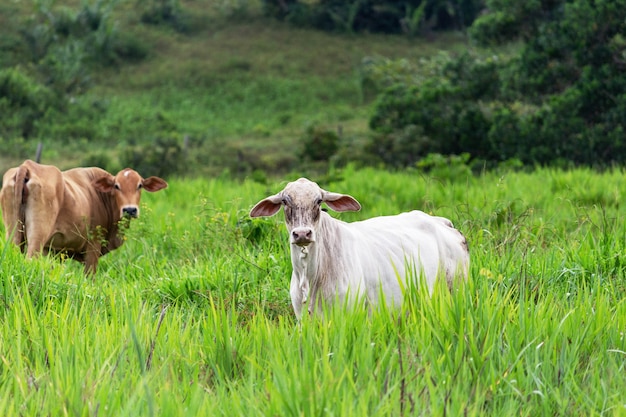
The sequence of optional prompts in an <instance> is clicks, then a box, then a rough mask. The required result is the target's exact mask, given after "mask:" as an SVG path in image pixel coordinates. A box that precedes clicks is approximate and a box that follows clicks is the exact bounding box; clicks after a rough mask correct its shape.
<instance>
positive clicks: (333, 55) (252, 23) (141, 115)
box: [0, 1, 464, 175]
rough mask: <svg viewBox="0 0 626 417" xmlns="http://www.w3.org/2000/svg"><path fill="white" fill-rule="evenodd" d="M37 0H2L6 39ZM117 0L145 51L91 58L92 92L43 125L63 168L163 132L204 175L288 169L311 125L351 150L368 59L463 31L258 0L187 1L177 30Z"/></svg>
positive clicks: (115, 17) (424, 48) (125, 34)
mask: <svg viewBox="0 0 626 417" xmlns="http://www.w3.org/2000/svg"><path fill="white" fill-rule="evenodd" d="M33 4H34V3H31V2H18V3H11V4H10V5H4V6H2V7H4V10H5V11H6V13H3V16H4V17H2V18H1V19H3V20H4V21H5V23H6V24H7V25H6V26H2V28H3V29H2V32H5V31H6V33H7V38H5V39H8V38H12V39H14V40H19V39H21V35H20V34H19V33H20V31H21V32H22V33H27V34H28V33H34V31H35V29H34V28H33V27H32V25H31V26H29V25H28V24H26V23H25V22H28V20H27V17H28V16H30V15H33V14H34V11H35V10H36V9H35V7H34V6H33ZM52 4H53V6H52V7H51V10H59V9H62V8H63V7H73V8H74V9H71V10H78V7H80V4H82V3H79V2H71V1H57V2H54V3H52ZM112 4H115V8H114V12H113V13H112V15H111V17H110V21H111V22H113V23H114V24H113V28H114V32H113V33H114V36H116V37H120V39H133V40H134V41H133V42H134V44H137V45H141V47H142V48H144V49H145V51H147V57H146V58H145V59H143V60H140V61H138V62H135V63H133V62H123V63H120V64H119V65H116V66H114V67H99V68H96V69H94V70H93V71H92V72H91V73H90V74H89V77H88V79H89V80H90V83H89V89H88V90H87V91H86V93H85V94H84V95H80V96H75V97H73V98H72V103H74V104H73V105H70V108H69V109H68V112H69V114H70V118H69V119H68V121H67V122H65V121H58V120H57V121H54V122H53V123H52V124H51V125H50V126H46V127H45V128H44V131H45V132H47V133H45V134H44V137H43V141H44V144H45V149H44V156H43V161H47V162H49V163H55V164H57V165H59V166H61V167H70V166H76V165H83V164H85V163H87V162H93V161H103V162H104V163H106V164H107V165H109V166H107V167H106V168H109V169H110V170H115V169H117V168H119V165H120V162H119V160H120V156H121V155H123V154H124V153H125V152H128V151H129V149H133V147H137V146H140V147H147V144H148V143H152V142H154V141H157V140H168V141H173V142H176V143H178V144H180V145H181V146H182V144H183V143H184V142H185V138H187V143H188V144H189V145H190V147H191V148H192V152H193V153H194V155H195V156H196V158H195V159H197V162H198V164H194V169H195V170H196V171H197V172H196V174H205V175H214V174H217V173H220V172H222V171H223V170H224V169H228V170H230V171H231V172H233V173H242V172H243V173H249V172H250V171H252V170H254V169H261V170H264V171H266V172H269V173H272V172H279V171H282V172H284V171H285V170H293V169H296V170H299V169H302V168H303V167H302V166H300V158H299V154H300V152H301V149H302V146H301V139H302V137H303V135H304V132H305V131H306V129H307V127H310V126H319V127H320V128H322V129H329V130H332V131H337V132H340V138H341V141H342V145H343V146H344V147H345V148H346V149H347V150H348V151H347V152H348V153H347V155H346V156H345V158H344V159H349V156H350V152H353V150H354V149H358V148H359V147H360V145H361V144H362V143H363V140H364V139H365V138H367V135H368V128H367V123H368V118H369V106H370V104H371V99H372V96H371V95H368V92H367V91H364V89H363V85H362V62H363V60H364V59H367V58H368V57H369V58H371V57H388V58H400V57H405V58H408V59H412V60H415V59H418V58H420V57H425V56H430V55H432V54H434V53H436V52H437V51H439V50H441V49H455V48H462V47H463V46H464V41H463V38H462V36H460V35H455V34H442V35H440V36H438V37H436V38H433V39H429V40H425V39H409V38H406V37H401V36H384V35H368V34H364V35H359V36H349V35H341V34H332V33H322V32H318V31H314V30H309V29H302V28H296V27H293V26H290V25H288V24H285V23H280V22H276V21H272V20H268V19H266V18H264V17H263V16H262V14H261V13H260V10H259V7H260V6H259V3H258V2H253V1H251V2H240V3H239V4H242V5H246V7H245V8H241V9H236V10H232V9H228V7H226V6H228V5H232V4H234V3H231V2H204V1H203V2H197V1H183V2H181V6H182V10H183V11H184V13H185V16H186V18H187V22H188V25H189V28H190V29H189V30H188V31H187V32H186V33H178V32H176V31H175V30H173V29H172V28H171V27H170V26H168V25H165V24H164V25H156V26H155V25H147V24H144V23H141V16H142V12H143V11H145V9H146V7H147V5H150V4H152V3H150V2H132V1H128V2H124V1H121V2H112ZM9 14H11V15H12V16H13V18H12V19H11V20H10V21H9V20H7V18H6V16H8V15H9ZM20 25H21V26H20ZM7 42H8V41H7ZM16 42H17V41H16ZM24 65H25V66H24V67H26V65H28V64H26V63H25V64H24ZM81 109H82V110H81ZM85 109H87V110H85ZM94 109H97V113H96V114H95V115H93V114H90V115H89V116H87V111H89V112H93V111H94ZM81 113H84V114H85V116H83V118H82V119H81ZM56 123H59V125H58V126H57V125H56ZM66 137H74V138H75V139H71V140H67V139H64V138H66ZM7 139H9V138H7ZM36 146H37V141H36V140H30V141H28V142H27V143H26V144H24V145H20V149H23V151H21V152H19V153H16V154H15V155H13V154H12V155H9V156H5V158H7V159H6V160H4V161H2V165H1V166H0V168H6V167H8V166H9V165H12V164H15V163H16V162H18V161H19V160H21V159H23V158H24V157H27V156H29V157H32V155H34V152H35V148H36ZM103 154H104V155H106V157H103V156H102V155H103Z"/></svg>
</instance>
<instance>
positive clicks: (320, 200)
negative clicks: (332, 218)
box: [315, 198, 324, 206]
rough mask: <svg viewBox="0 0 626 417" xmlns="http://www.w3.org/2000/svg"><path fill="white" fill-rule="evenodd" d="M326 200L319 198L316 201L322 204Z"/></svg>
mask: <svg viewBox="0 0 626 417" xmlns="http://www.w3.org/2000/svg"><path fill="white" fill-rule="evenodd" d="M323 201H324V200H322V199H321V198H318V199H317V201H316V202H315V203H316V204H317V205H318V206H319V205H321V204H322V202H323Z"/></svg>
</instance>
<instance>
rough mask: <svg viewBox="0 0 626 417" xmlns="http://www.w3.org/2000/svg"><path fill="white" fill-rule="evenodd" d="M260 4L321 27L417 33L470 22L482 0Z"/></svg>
mask: <svg viewBox="0 0 626 417" xmlns="http://www.w3.org/2000/svg"><path fill="white" fill-rule="evenodd" d="M264 5H265V11H266V13H267V14H268V15H271V16H274V17H277V18H279V19H284V20H287V21H290V22H292V23H297V24H300V25H302V24H304V25H309V26H313V27H316V28H318V29H323V30H333V31H341V32H363V31H368V32H383V33H404V34H407V35H419V34H424V33H428V32H430V31H433V30H451V29H464V28H466V27H468V26H470V25H471V24H472V22H473V21H474V19H475V18H476V16H477V15H478V13H479V12H480V10H481V8H482V6H483V0H407V1H402V2H399V1H389V0H318V1H313V2H310V1H302V0H264Z"/></svg>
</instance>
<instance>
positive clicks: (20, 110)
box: [0, 68, 60, 139]
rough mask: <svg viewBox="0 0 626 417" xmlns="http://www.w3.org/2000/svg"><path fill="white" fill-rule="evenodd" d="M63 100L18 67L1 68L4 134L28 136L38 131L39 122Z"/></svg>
mask: <svg viewBox="0 0 626 417" xmlns="http://www.w3.org/2000/svg"><path fill="white" fill-rule="evenodd" d="M59 104H60V100H59V99H57V97H56V95H55V94H54V93H53V92H52V91H51V90H50V89H48V88H47V87H45V86H43V85H41V84H40V83H38V82H37V81H36V80H35V79H34V78H32V77H30V76H28V75H27V74H25V73H23V72H22V71H20V70H19V69H18V68H8V69H2V70H0V114H2V115H3V117H2V118H0V136H2V137H5V138H14V137H22V138H25V139H28V138H30V137H32V136H35V135H36V134H37V122H38V121H39V120H41V119H42V118H43V117H44V116H45V114H46V112H47V111H48V110H49V109H50V108H54V107H56V106H58V105H59Z"/></svg>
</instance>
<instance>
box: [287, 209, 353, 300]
mask: <svg viewBox="0 0 626 417" xmlns="http://www.w3.org/2000/svg"><path fill="white" fill-rule="evenodd" d="M340 229H341V227H340V225H339V223H338V220H336V219H334V218H332V217H331V216H330V215H328V214H327V213H322V214H321V216H320V220H319V222H318V224H317V226H316V228H315V241H314V242H312V243H311V244H309V245H308V246H303V247H299V246H297V245H293V246H292V248H291V259H292V264H293V268H294V274H295V275H296V277H297V278H298V282H299V289H300V291H301V294H302V304H304V303H307V302H308V303H309V308H308V309H309V312H312V310H313V309H314V308H315V305H316V304H319V303H320V302H321V301H322V300H320V299H318V296H320V297H321V298H322V299H324V298H327V297H331V294H332V291H333V288H332V287H333V285H331V284H330V283H332V282H335V283H336V282H337V281H338V280H342V279H343V278H344V277H341V276H339V275H340V274H339V273H338V271H339V270H341V265H343V262H342V254H341V253H340V252H341V250H340V248H341V244H340V243H339V242H340V241H341V230H340Z"/></svg>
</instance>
